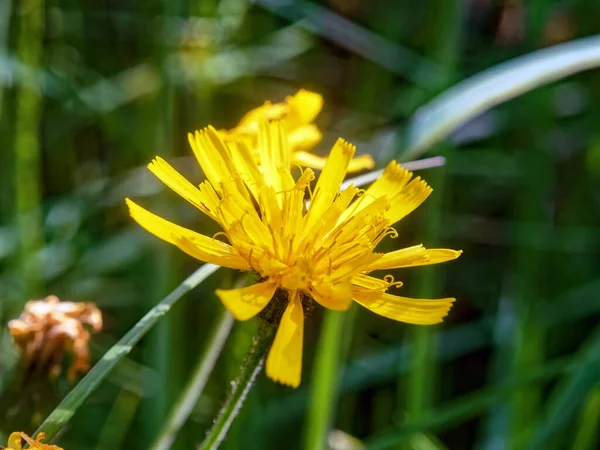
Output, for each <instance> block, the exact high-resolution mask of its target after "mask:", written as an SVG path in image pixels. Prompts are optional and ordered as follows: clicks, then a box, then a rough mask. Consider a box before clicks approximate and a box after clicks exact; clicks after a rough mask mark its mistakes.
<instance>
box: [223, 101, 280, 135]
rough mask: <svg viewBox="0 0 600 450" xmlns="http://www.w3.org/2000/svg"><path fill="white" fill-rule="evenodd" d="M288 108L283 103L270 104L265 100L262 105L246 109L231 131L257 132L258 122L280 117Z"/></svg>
mask: <svg viewBox="0 0 600 450" xmlns="http://www.w3.org/2000/svg"><path fill="white" fill-rule="evenodd" d="M288 110H289V106H288V105H285V104H283V103H275V104H272V103H271V102H265V103H264V104H263V105H262V106H259V107H258V108H254V109H252V110H250V111H248V112H247V113H246V115H244V117H242V119H241V120H240V122H239V123H238V125H237V127H235V129H233V130H232V132H233V133H235V132H238V131H243V132H248V131H251V132H254V133H258V124H259V122H264V121H266V120H277V119H282V118H283V117H284V116H285V114H286V113H287V112H288Z"/></svg>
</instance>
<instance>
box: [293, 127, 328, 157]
mask: <svg viewBox="0 0 600 450" xmlns="http://www.w3.org/2000/svg"><path fill="white" fill-rule="evenodd" d="M322 138H323V134H322V133H321V131H320V130H319V129H318V128H317V127H316V125H313V124H309V125H303V126H301V127H298V128H295V129H291V130H289V135H288V140H289V142H290V146H291V148H292V149H293V150H294V151H296V150H310V149H311V148H313V147H314V146H315V145H317V144H318V143H319V142H320V141H321V139H322Z"/></svg>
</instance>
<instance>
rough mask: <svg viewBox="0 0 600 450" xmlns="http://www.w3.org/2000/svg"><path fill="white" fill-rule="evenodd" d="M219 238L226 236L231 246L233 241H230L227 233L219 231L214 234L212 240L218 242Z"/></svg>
mask: <svg viewBox="0 0 600 450" xmlns="http://www.w3.org/2000/svg"><path fill="white" fill-rule="evenodd" d="M217 236H225V239H227V241H228V242H229V243H230V244H231V239H229V236H227V233H225V232H224V231H219V232H218V233H215V234H213V235H212V238H213V239H214V240H217Z"/></svg>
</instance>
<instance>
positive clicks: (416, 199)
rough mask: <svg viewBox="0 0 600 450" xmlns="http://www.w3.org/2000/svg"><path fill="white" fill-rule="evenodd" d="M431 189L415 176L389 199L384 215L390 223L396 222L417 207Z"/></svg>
mask: <svg viewBox="0 0 600 450" xmlns="http://www.w3.org/2000/svg"><path fill="white" fill-rule="evenodd" d="M432 191H433V189H431V188H430V187H429V186H428V185H427V183H425V181H423V180H421V179H420V178H418V177H417V178H415V179H414V180H412V181H411V182H410V183H408V184H407V185H406V187H405V188H404V189H402V190H401V191H400V192H399V193H398V194H396V195H395V196H394V197H392V198H391V199H390V203H391V205H392V206H391V208H390V209H389V210H388V212H387V213H386V215H385V216H386V217H387V218H388V219H389V221H390V223H392V224H394V223H396V222H398V221H399V220H400V219H402V218H403V217H406V216H407V215H408V214H410V213H411V212H413V211H414V210H415V209H417V208H418V207H419V206H420V205H421V203H423V202H424V201H425V200H426V199H427V197H429V194H431V192H432Z"/></svg>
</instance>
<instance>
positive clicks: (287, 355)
mask: <svg viewBox="0 0 600 450" xmlns="http://www.w3.org/2000/svg"><path fill="white" fill-rule="evenodd" d="M290 296H291V299H290V302H289V304H288V306H287V308H286V310H285V312H284V313H283V317H282V318H281V322H280V323H279V328H278V330H277V335H276V336H275V340H274V341H273V345H272V346H271V350H270V351H269V356H268V357H267V376H268V377H269V378H271V379H272V380H275V381H278V382H279V383H282V384H286V385H288V386H292V387H294V388H297V387H298V386H299V385H300V379H301V378H302V338H303V333H304V312H303V311H302V303H301V302H300V298H299V294H298V291H293V292H292V293H290Z"/></svg>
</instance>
